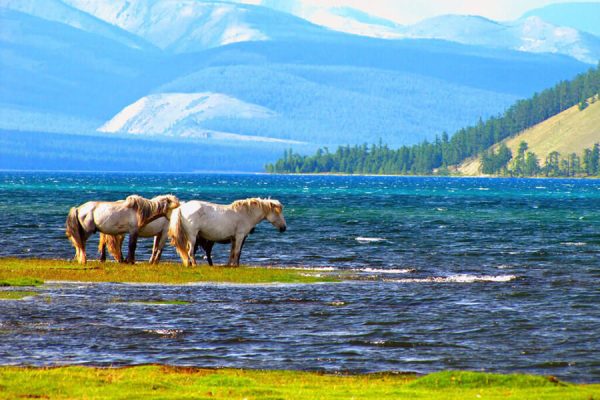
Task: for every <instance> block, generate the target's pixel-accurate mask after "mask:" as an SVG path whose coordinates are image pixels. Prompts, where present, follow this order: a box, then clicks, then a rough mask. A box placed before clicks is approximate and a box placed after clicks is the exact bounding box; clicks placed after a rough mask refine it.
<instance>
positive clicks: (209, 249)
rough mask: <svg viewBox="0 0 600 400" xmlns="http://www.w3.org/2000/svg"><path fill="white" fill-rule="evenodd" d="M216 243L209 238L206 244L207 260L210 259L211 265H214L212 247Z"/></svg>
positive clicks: (209, 263)
mask: <svg viewBox="0 0 600 400" xmlns="http://www.w3.org/2000/svg"><path fill="white" fill-rule="evenodd" d="M214 245H215V242H213V241H210V240H207V241H206V244H205V245H204V252H205V253H206V261H208V265H210V266H211V267H212V266H213V260H212V249H213V246H214Z"/></svg>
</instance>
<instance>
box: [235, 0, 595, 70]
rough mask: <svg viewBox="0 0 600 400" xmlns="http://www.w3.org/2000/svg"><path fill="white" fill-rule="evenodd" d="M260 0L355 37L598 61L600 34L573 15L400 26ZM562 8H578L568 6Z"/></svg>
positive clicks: (466, 18)
mask: <svg viewBox="0 0 600 400" xmlns="http://www.w3.org/2000/svg"><path fill="white" fill-rule="evenodd" d="M241 1H242V2H243V1H244V0H241ZM259 4H261V5H263V6H265V7H270V8H273V9H278V10H281V11H284V12H289V13H292V14H294V15H297V16H299V17H301V18H304V19H307V20H309V21H311V22H313V23H315V24H317V25H321V26H324V27H327V28H330V29H333V30H336V31H341V32H346V33H351V34H355V35H362V36H370V37H377V38H385V39H401V38H409V39H422V38H425V39H441V40H448V41H453V42H458V43H463V44H470V45H478V46H486V47H495V48H503V49H512V50H519V51H525V52H531V53H555V54H564V55H568V56H571V57H574V58H576V59H578V60H580V61H583V62H586V63H590V64H596V63H597V62H598V60H599V59H600V38H598V37H597V36H594V35H592V34H590V33H587V32H582V31H580V30H577V29H575V28H573V27H570V26H575V24H574V23H571V24H570V25H569V24H568V23H570V22H569V21H571V20H573V19H574V18H572V17H571V19H567V18H563V19H560V18H558V17H556V16H554V20H557V21H562V20H564V21H565V22H567V23H565V24H564V26H563V25H561V24H560V23H558V24H556V23H555V24H553V23H550V22H546V21H545V20H544V19H542V18H540V17H537V16H535V14H529V13H528V14H526V16H528V17H524V18H522V19H518V20H516V21H509V22H496V21H492V20H490V19H487V18H483V17H479V16H471V15H442V16H438V17H434V18H429V19H426V20H423V21H421V22H419V23H417V24H414V25H410V26H402V25H399V24H397V23H395V22H393V21H390V20H387V19H384V18H380V17H376V16H372V15H369V14H367V13H365V12H362V11H360V10H357V9H354V8H350V7H330V6H326V5H320V4H317V3H316V2H310V3H309V2H305V1H302V0H291V1H286V2H282V1H278V0H260V1H259ZM576 6H577V5H576ZM579 6H580V7H579V8H582V9H585V10H589V11H590V13H591V15H595V16H596V19H598V18H599V17H598V16H599V15H600V14H598V12H596V13H595V14H594V12H593V11H594V10H598V5H597V4H592V5H589V4H588V5H582V4H580V5H579ZM557 8H558V7H557ZM560 9H561V10H562V9H567V10H571V9H575V10H577V9H578V8H577V7H571V5H570V4H565V5H564V7H562V8H560ZM552 10H553V9H550V11H552ZM539 13H540V14H541V15H551V16H553V15H552V14H550V12H547V11H546V10H545V9H540V11H539ZM571 14H575V15H579V20H580V21H584V22H585V20H586V19H587V18H590V17H589V15H587V14H586V15H584V14H585V13H580V12H579V13H577V12H575V13H571ZM592 19H593V17H592ZM596 24H597V23H596ZM580 25H582V26H588V25H590V24H587V25H585V24H584V23H583V22H581V23H580ZM597 25H600V24H597ZM588 28H589V29H588V31H593V29H592V28H590V27H589V26H588Z"/></svg>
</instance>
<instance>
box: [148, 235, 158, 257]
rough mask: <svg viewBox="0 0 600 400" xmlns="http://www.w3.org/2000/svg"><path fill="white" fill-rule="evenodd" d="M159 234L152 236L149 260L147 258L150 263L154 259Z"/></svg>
mask: <svg viewBox="0 0 600 400" xmlns="http://www.w3.org/2000/svg"><path fill="white" fill-rule="evenodd" d="M159 236H160V234H158V235H156V236H154V244H153V245H152V255H150V260H148V262H149V263H150V264H154V262H155V259H156V252H157V249H158V241H159Z"/></svg>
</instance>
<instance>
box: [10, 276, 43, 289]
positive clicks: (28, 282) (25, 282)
mask: <svg viewBox="0 0 600 400" xmlns="http://www.w3.org/2000/svg"><path fill="white" fill-rule="evenodd" d="M43 284H44V281H42V280H39V279H35V278H29V277H27V276H24V277H16V278H8V279H2V280H0V287H1V286H4V287H6V286H41V285H43Z"/></svg>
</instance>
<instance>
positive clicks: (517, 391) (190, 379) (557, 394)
mask: <svg viewBox="0 0 600 400" xmlns="http://www.w3.org/2000/svg"><path fill="white" fill-rule="evenodd" d="M599 396H600V385H598V384H596V385H574V384H568V383H562V382H559V381H557V380H556V379H553V378H547V377H540V376H531V375H497V374H485V373H477V372H440V373H434V374H430V375H427V376H425V377H421V378H417V377H415V376H413V375H398V374H385V373H383V374H367V375H332V374H321V373H314V372H298V371H254V370H237V369H218V370H212V369H200V368H186V367H168V366H159V365H146V366H138V367H127V368H91V367H58V368H28V367H0V399H14V398H45V399H71V398H88V399H94V398H102V399H130V398H161V399H180V398H190V399H191V398H194V399H209V398H210V399H249V400H250V399H290V400H303V399H311V400H313V399H351V398H360V399H442V398H443V399H470V398H472V399H477V398H483V399H557V400H558V399H561V400H562V399H586V400H589V399H594V398H596V399H597V398H599Z"/></svg>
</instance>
